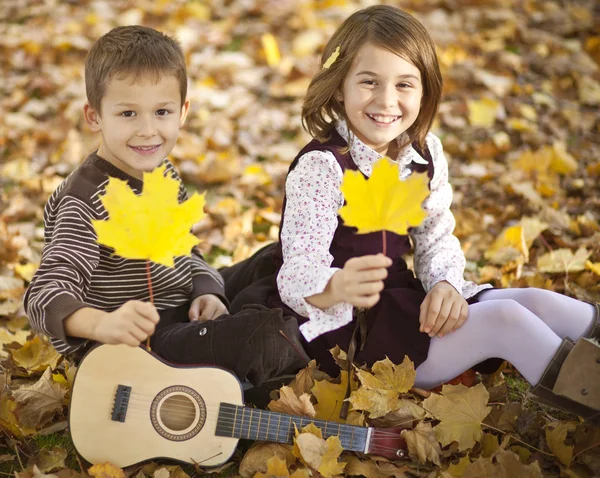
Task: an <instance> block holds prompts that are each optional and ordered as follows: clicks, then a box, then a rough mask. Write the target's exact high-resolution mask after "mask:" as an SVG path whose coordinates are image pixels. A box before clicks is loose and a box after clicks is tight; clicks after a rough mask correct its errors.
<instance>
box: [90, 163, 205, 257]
mask: <svg viewBox="0 0 600 478" xmlns="http://www.w3.org/2000/svg"><path fill="white" fill-rule="evenodd" d="M165 168H166V166H163V167H162V168H156V169H155V170H154V171H152V172H151V173H144V189H143V192H142V194H140V195H137V194H135V193H134V192H133V190H132V189H131V188H130V187H129V186H128V185H127V182H125V181H122V180H120V179H116V178H110V179H109V181H108V184H107V186H106V194H105V195H104V196H102V198H101V200H102V204H103V205H104V207H105V208H106V210H107V211H108V215H109V218H108V220H106V221H92V224H93V226H94V228H95V229H96V234H97V235H98V242H99V243H101V244H104V245H105V246H108V247H112V248H113V249H114V250H115V254H118V255H120V256H121V257H125V258H127V259H146V260H151V261H153V262H156V263H158V264H162V265H165V266H167V267H173V266H174V265H175V263H174V261H173V257H175V256H186V255H188V254H189V253H190V251H191V249H192V247H194V246H195V245H196V244H198V238H197V237H196V236H194V235H193V234H192V233H191V228H192V226H193V225H194V224H195V223H196V222H198V221H199V220H200V219H201V218H202V216H203V215H204V211H203V208H204V194H202V195H199V194H194V195H192V197H191V198H189V199H188V200H186V201H184V202H182V203H179V199H178V197H179V184H180V183H179V181H177V180H176V179H174V178H172V177H166V176H164V171H165Z"/></svg>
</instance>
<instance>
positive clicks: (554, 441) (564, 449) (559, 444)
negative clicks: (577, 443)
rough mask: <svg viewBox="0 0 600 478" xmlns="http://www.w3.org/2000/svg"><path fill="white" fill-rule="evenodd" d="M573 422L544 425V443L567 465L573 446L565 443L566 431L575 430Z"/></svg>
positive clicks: (570, 458) (575, 424) (571, 457)
mask: <svg viewBox="0 0 600 478" xmlns="http://www.w3.org/2000/svg"><path fill="white" fill-rule="evenodd" d="M576 426H577V423H575V422H558V423H549V424H548V425H546V443H548V448H550V450H551V451H552V453H554V455H555V456H556V457H557V458H558V459H559V460H560V462H561V463H562V464H563V465H565V466H569V465H570V464H571V460H572V459H573V446H572V445H565V438H567V433H569V432H572V431H574V430H575V427H576Z"/></svg>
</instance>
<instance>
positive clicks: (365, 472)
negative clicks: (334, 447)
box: [344, 456, 388, 478]
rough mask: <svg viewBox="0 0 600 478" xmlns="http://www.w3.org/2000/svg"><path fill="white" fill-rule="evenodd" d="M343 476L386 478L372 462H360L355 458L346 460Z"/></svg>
mask: <svg viewBox="0 0 600 478" xmlns="http://www.w3.org/2000/svg"><path fill="white" fill-rule="evenodd" d="M344 475H345V476H366V477H367V478H386V477H387V476H388V475H384V474H383V473H382V472H381V470H380V469H379V467H378V466H377V464H376V463H375V462H374V461H373V460H365V461H363V460H361V459H359V458H358V457H357V456H349V457H348V458H347V459H346V468H344Z"/></svg>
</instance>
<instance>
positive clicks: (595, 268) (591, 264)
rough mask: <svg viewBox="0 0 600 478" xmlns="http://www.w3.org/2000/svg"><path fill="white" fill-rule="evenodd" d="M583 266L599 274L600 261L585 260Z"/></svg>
mask: <svg viewBox="0 0 600 478" xmlns="http://www.w3.org/2000/svg"><path fill="white" fill-rule="evenodd" d="M585 268H586V269H589V270H590V271H592V272H593V273H594V274H596V275H597V276H600V262H592V261H585Z"/></svg>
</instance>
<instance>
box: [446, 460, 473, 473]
mask: <svg viewBox="0 0 600 478" xmlns="http://www.w3.org/2000/svg"><path fill="white" fill-rule="evenodd" d="M470 464H471V460H469V456H468V455H467V456H463V457H461V459H460V460H458V463H456V464H451V465H450V466H449V467H448V473H449V474H450V475H451V476H453V477H454V478H461V477H463V476H465V470H466V469H467V466H469V465H470Z"/></svg>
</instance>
